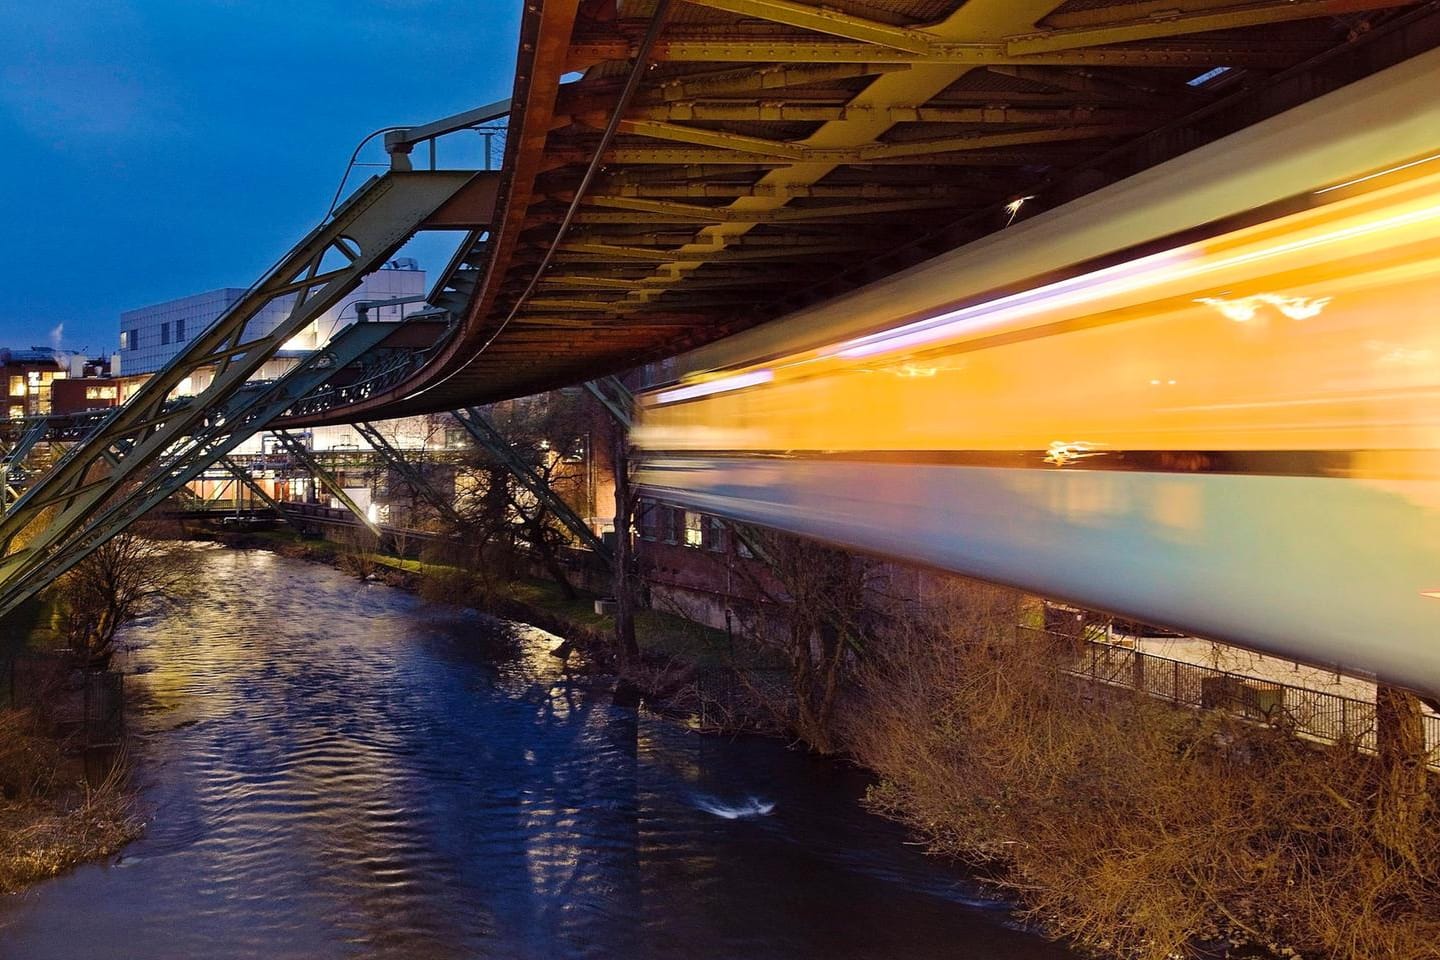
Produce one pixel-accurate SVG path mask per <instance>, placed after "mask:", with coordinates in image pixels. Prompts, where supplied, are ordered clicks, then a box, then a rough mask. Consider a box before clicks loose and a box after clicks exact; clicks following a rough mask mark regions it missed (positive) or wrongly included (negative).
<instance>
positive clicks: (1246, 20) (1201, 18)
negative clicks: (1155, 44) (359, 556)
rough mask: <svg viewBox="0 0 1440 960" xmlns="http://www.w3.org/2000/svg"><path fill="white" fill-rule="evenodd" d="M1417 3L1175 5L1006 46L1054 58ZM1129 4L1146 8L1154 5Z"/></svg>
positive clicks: (1321, 0) (1323, 0)
mask: <svg viewBox="0 0 1440 960" xmlns="http://www.w3.org/2000/svg"><path fill="white" fill-rule="evenodd" d="M1415 2H1417V0H1264V2H1260V3H1246V4H1237V5H1227V6H1223V7H1218V8H1217V7H1215V6H1213V5H1212V6H1211V7H1210V8H1209V9H1191V10H1179V9H1176V5H1175V4H1173V3H1171V4H1168V6H1169V10H1166V11H1150V12H1148V13H1140V12H1138V11H1137V12H1134V13H1132V14H1131V15H1130V16H1131V17H1133V19H1125V17H1124V15H1123V14H1121V15H1120V16H1119V17H1118V18H1117V19H1115V20H1112V21H1108V22H1103V23H1088V24H1084V25H1079V26H1074V27H1068V28H1062V29H1053V30H1045V31H1043V32H1041V33H1038V34H1034V35H1032V36H1025V37H1015V38H1013V39H1010V40H1008V41H1007V42H1006V44H1005V52H1006V53H1007V54H1009V55H1011V56H1027V55H1050V54H1055V53H1059V52H1062V51H1067V50H1077V49H1081V48H1086V47H1095V46H1103V45H1107V44H1113V43H1131V42H1134V41H1136V40H1154V39H1157V38H1160V37H1175V36H1181V35H1183V34H1187V33H1202V32H1205V31H1209V30H1233V29H1237V28H1240V27H1253V26H1258V25H1262V24H1268V23H1282V22H1285V21H1289V20H1308V19H1311V18H1314V17H1334V16H1339V15H1340V14H1344V13H1357V12H1360V11H1364V10H1380V9H1384V8H1386V7H1400V6H1408V5H1410V4H1413V3H1415ZM1127 6H1136V7H1142V8H1143V7H1148V6H1149V5H1148V4H1130V5H1127ZM1112 10H1113V8H1102V9H1100V10H1093V11H1087V13H1089V14H1092V15H1100V14H1111V13H1112ZM1217 62H1222V61H1217Z"/></svg>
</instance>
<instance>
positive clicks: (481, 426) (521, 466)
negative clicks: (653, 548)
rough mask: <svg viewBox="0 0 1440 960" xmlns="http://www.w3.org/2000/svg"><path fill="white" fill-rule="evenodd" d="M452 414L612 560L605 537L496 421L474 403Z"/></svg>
mask: <svg viewBox="0 0 1440 960" xmlns="http://www.w3.org/2000/svg"><path fill="white" fill-rule="evenodd" d="M452 415H453V416H454V417H455V419H456V420H457V421H459V423H460V425H461V426H462V427H464V428H465V432H466V433H468V434H470V437H471V439H473V440H474V441H475V443H476V444H477V445H478V446H479V447H480V448H481V449H483V450H485V451H486V452H488V453H489V454H490V455H491V456H493V457H495V459H497V460H499V461H500V462H501V463H502V464H503V465H504V466H505V468H506V469H508V470H509V471H510V473H511V474H513V475H514V477H515V479H516V480H518V481H520V485H521V486H523V487H524V488H525V489H526V490H528V491H529V492H530V493H531V495H532V496H534V497H535V498H536V499H537V500H539V501H540V502H541V503H543V504H544V505H545V506H546V508H548V509H549V510H550V512H551V513H553V514H554V515H555V517H556V519H558V520H559V521H560V522H561V523H563V524H564V525H565V528H566V529H567V530H569V531H570V532H571V533H572V534H574V535H575V537H576V538H577V539H578V540H579V541H580V542H581V543H583V544H585V546H587V547H589V548H590V549H591V550H592V551H594V552H595V554H596V556H598V557H600V558H601V559H602V560H604V561H605V562H606V564H611V563H613V562H614V561H613V558H612V555H611V552H610V548H609V547H608V546H607V545H606V544H605V541H603V540H601V539H600V538H599V537H598V536H596V535H595V531H593V530H591V529H590V525H589V524H588V523H586V522H585V520H584V519H583V518H582V517H581V516H580V515H579V514H577V513H576V512H575V511H574V510H573V509H571V507H570V505H569V504H568V503H566V502H565V501H564V500H562V499H561V498H560V497H559V496H558V495H556V493H555V491H554V490H552V489H550V484H548V483H546V482H545V478H544V477H542V476H540V474H538V473H536V472H535V468H534V467H532V466H531V465H530V464H529V463H527V462H526V461H525V458H524V457H522V456H520V455H519V454H518V453H516V452H515V448H514V447H512V446H511V445H510V443H509V441H508V440H506V439H505V437H504V435H503V434H501V433H500V431H499V430H496V429H495V425H494V424H492V423H491V422H490V419H489V418H488V417H486V416H485V414H484V413H483V412H482V411H480V410H479V409H478V408H476V407H465V408H463V409H460V410H456V411H455V412H454V413H453V414H452Z"/></svg>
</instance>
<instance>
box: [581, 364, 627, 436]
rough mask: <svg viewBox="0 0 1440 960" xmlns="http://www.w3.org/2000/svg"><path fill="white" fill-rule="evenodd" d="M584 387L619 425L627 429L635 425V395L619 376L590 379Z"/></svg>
mask: <svg viewBox="0 0 1440 960" xmlns="http://www.w3.org/2000/svg"><path fill="white" fill-rule="evenodd" d="M585 389H586V390H589V391H590V393H591V395H592V396H594V397H595V399H596V400H599V401H600V403H601V405H603V406H604V407H605V409H606V410H608V411H609V412H610V416H611V417H613V418H614V419H615V422H616V423H618V424H620V426H622V427H624V428H625V429H626V430H627V431H629V430H630V428H631V427H633V426H634V425H635V395H634V394H633V393H631V392H630V388H629V387H627V386H625V384H624V383H622V382H621V380H620V378H619V377H601V378H600V379H599V380H590V381H588V382H587V383H586V384H585Z"/></svg>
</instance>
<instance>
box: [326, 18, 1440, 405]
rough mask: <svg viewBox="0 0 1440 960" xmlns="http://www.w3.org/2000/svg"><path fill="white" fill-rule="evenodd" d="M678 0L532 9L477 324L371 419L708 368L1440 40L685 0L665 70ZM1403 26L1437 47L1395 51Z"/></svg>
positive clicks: (1340, 24) (1348, 22) (1282, 25)
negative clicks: (750, 344) (672, 365)
mask: <svg viewBox="0 0 1440 960" xmlns="http://www.w3.org/2000/svg"><path fill="white" fill-rule="evenodd" d="M655 7H656V4H655V2H654V0H633V2H630V0H626V2H621V3H616V2H615V0H534V2H532V3H527V4H526V13H525V17H524V19H523V22H522V32H521V38H520V54H519V68H518V70H517V75H516V85H515V90H514V95H513V97H512V100H511V114H510V128H509V136H508V138H507V154H506V162H505V171H504V177H505V180H504V184H503V187H502V193H503V196H504V198H505V203H504V207H503V211H502V215H501V216H499V217H497V219H496V223H495V224H494V226H493V228H492V231H491V233H490V234H489V235H487V237H486V238H485V239H484V242H483V250H479V249H477V251H476V253H477V256H476V257H475V258H474V259H473V260H472V261H471V262H469V263H468V264H467V266H466V271H465V272H466V277H465V280H464V285H465V287H466V289H465V290H464V294H465V299H467V300H468V307H467V310H466V312H465V313H464V315H463V324H462V330H461V334H460V336H458V337H457V338H456V339H455V341H454V343H453V344H452V345H451V346H450V347H448V348H447V349H446V350H445V351H443V352H442V353H441V354H440V355H438V356H437V358H436V359H435V360H434V361H433V362H431V363H430V364H429V365H428V366H427V367H426V368H425V369H423V370H421V371H419V372H418V373H417V374H416V375H415V376H414V377H413V378H412V379H410V380H408V381H407V382H406V383H405V384H403V385H400V386H397V387H395V388H393V389H391V390H389V391H387V392H385V393H383V394H380V395H377V396H375V397H372V398H369V399H367V400H365V401H363V402H362V403H360V404H359V405H358V406H357V407H355V408H354V409H353V410H351V411H349V412H347V413H346V416H347V417H349V418H350V419H355V418H358V417H364V418H367V419H387V418H391V417H397V416H403V415H407V414H411V413H421V412H439V411H443V410H448V409H455V408H459V407H463V406H466V405H468V404H473V403H487V402H492V401H495V400H500V399H505V398H508V397H514V396H521V395H525V394H530V393H536V392H539V391H542V390H546V389H551V388H553V387H557V386H561V385H565V384H569V383H578V382H583V381H587V380H593V379H595V378H596V377H597V376H599V375H603V374H607V373H615V372H619V371H621V370H624V369H628V368H630V367H633V366H634V365H636V364H637V363H639V362H644V361H646V360H651V359H658V358H660V357H663V356H666V355H673V354H675V353H678V352H682V351H683V350H685V349H688V348H691V347H694V346H698V345H700V344H702V343H705V342H709V341H711V340H714V339H717V338H719V337H721V336H724V335H727V334H729V333H733V332H736V331H738V330H741V329H745V328H747V327H750V326H753V325H755V324H757V323H760V322H763V321H765V320H768V319H772V318H774V317H777V316H780V315H783V314H784V313H787V312H790V311H791V310H793V309H795V308H797V307H799V306H803V305H804V304H806V303H809V302H814V301H817V300H823V299H827V298H829V297H831V296H834V295H835V294H836V293H839V292H841V291H843V290H844V289H848V288H851V287H853V286H857V285H859V284H862V283H865V282H868V281H870V280H873V279H878V278H879V277H882V276H885V275H887V274H889V273H892V272H894V271H895V270H898V269H901V268H903V267H905V266H909V265H911V264H913V263H916V262H919V261H921V260H924V259H926V258H927V257H930V256H933V255H935V254H937V253H940V252H943V251H945V250H948V249H951V248H953V247H955V246H958V245H960V244H962V243H965V242H968V241H970V240H973V239H975V238H978V237H980V236H983V235H984V234H986V233H988V232H991V231H994V230H997V229H1003V228H1004V226H1005V225H1006V224H1007V223H1009V222H1011V220H1012V219H1014V218H1015V216H1016V214H1017V213H1018V216H1020V217H1024V216H1029V215H1032V214H1033V212H1035V211H1038V210H1041V209H1045V208H1048V207H1051V206H1055V205H1058V204H1061V203H1064V202H1066V201H1067V200H1069V199H1072V198H1074V197H1075V196H1078V195H1080V194H1082V193H1084V192H1087V191H1089V190H1093V189H1095V188H1097V187H1100V186H1103V185H1104V184H1106V183H1108V182H1113V181H1114V180H1115V179H1118V178H1120V177H1123V176H1127V175H1129V174H1130V173H1133V172H1135V171H1136V170H1139V169H1143V168H1144V167H1145V166H1148V165H1150V164H1153V163H1155V162H1158V161H1159V160H1162V159H1165V158H1167V157H1168V156H1173V155H1174V154H1176V153H1179V152H1183V151H1184V150H1185V149H1188V148H1189V147H1192V146H1196V145H1198V144H1200V143H1203V142H1206V141H1207V140H1210V139H1213V138H1215V137H1218V136H1222V135H1224V134H1225V133H1228V132H1230V131H1232V130H1234V129H1237V128H1239V127H1241V126H1244V125H1245V124H1247V123H1249V122H1253V121H1254V120H1256V119H1260V118H1261V117H1262V116H1264V115H1267V114H1269V113H1274V112H1277V111H1279V110H1281V109H1284V108H1286V107H1288V106H1293V105H1294V104H1295V103H1298V102H1301V101H1303V100H1304V99H1307V98H1309V97H1313V96H1315V95H1316V94H1318V93H1321V92H1324V91H1326V90H1328V89H1332V88H1334V87H1335V86H1338V85H1341V84H1343V83H1345V82H1347V81H1348V80H1350V79H1354V78H1356V77H1358V76H1363V75H1364V74H1365V73H1366V72H1369V71H1373V70H1375V69H1380V68H1382V67H1383V66H1386V65H1388V63H1389V62H1394V60H1396V59H1401V58H1403V57H1404V56H1405V55H1407V53H1414V52H1418V50H1420V49H1424V48H1425V47H1426V46H1428V45H1433V44H1434V43H1435V42H1436V38H1437V36H1440V28H1437V26H1436V24H1437V21H1440V13H1437V6H1436V4H1434V3H1416V2H1414V0H894V2H887V3H883V4H880V3H875V2H862V0H826V2H825V3H823V4H822V3H819V2H817V0H676V2H674V3H673V4H672V6H671V8H670V15H669V18H668V20H667V21H666V22H665V24H664V29H663V32H662V34H661V36H660V38H659V39H658V41H657V42H656V43H654V45H653V46H651V47H650V48H649V55H648V57H647V60H646V62H645V63H642V64H637V63H636V62H635V57H636V54H637V51H638V50H639V48H640V46H641V44H642V42H643V40H642V37H644V36H645V35H646V34H647V31H648V29H649V26H650V21H651V15H652V12H653V11H654V9H655ZM1397 32H1398V33H1402V34H1403V35H1404V36H1406V37H1412V36H1413V37H1414V38H1415V39H1414V40H1413V41H1411V40H1408V39H1407V40H1405V41H1404V42H1399V43H1393V44H1391V43H1388V41H1384V38H1385V37H1387V36H1390V35H1391V34H1392V33H1397ZM1362 51H1364V52H1362ZM1372 52H1374V55H1371V53H1372ZM1387 58H1388V59H1387ZM1322 68H1323V69H1322ZM636 70H641V71H643V79H642V81H641V83H640V86H639V89H638V92H637V93H636V95H635V96H634V97H633V99H632V100H631V101H630V105H629V107H628V109H626V110H625V111H624V112H623V114H622V115H620V116H619V118H618V121H617V122H618V130H619V133H618V135H617V136H615V137H614V138H613V140H612V141H611V142H610V143H609V146H608V148H607V149H606V150H605V151H604V152H603V153H602V154H601V162H602V166H601V168H600V172H599V174H598V175H597V176H596V177H595V178H594V179H593V182H590V183H589V185H588V188H587V189H585V190H584V191H581V189H580V188H581V186H582V184H583V183H584V182H585V180H584V177H585V174H586V171H587V168H588V166H589V164H590V161H591V158H592V157H594V156H595V154H596V152H597V148H598V147H599V146H600V143H601V140H602V136H603V131H604V130H605V129H606V128H607V127H608V125H609V123H610V121H611V119H612V114H613V113H614V111H615V107H616V104H617V99H618V96H619V93H620V91H621V89H622V86H623V85H624V84H625V83H626V81H627V79H628V78H629V76H631V75H632V74H633V72H634V71H636ZM572 72H580V73H582V74H583V76H581V77H580V78H579V79H578V80H574V81H573V82H567V83H564V84H561V83H560V82H559V81H560V78H561V76H562V75H564V74H566V73H572ZM1292 81H1293V82H1292ZM397 139H398V140H400V141H404V140H405V136H398V137H397ZM401 146H403V143H402V144H401ZM577 193H580V206H579V209H578V212H577V213H576V214H575V216H574V218H573V222H572V223H571V225H570V229H569V231H568V233H567V234H566V236H565V238H564V241H563V242H562V243H561V244H560V245H559V247H558V251H557V253H556V255H555V256H554V258H553V260H552V261H551V262H550V264H549V268H548V269H547V270H545V271H544V272H543V273H540V274H539V279H538V283H535V282H533V281H535V279H536V277H537V269H538V267H539V265H540V264H541V263H542V262H543V261H544V260H545V258H546V255H547V252H548V249H549V245H550V243H551V241H552V240H553V238H554V236H555V233H556V230H557V228H558V227H559V225H560V224H561V223H562V222H565V221H566V218H567V216H568V213H569V210H570V205H571V204H572V203H573V202H575V200H576V195H577ZM1022 198H1024V199H1025V201H1026V202H1025V203H1024V205H1023V209H1022V210H1018V211H1013V210H1008V209H1007V205H1009V204H1011V203H1012V202H1014V201H1017V200H1021V199H1022ZM532 286H533V288H534V289H533V292H532ZM472 293H473V295H472ZM452 309H458V303H456V304H455V305H454V306H453V307H452ZM512 318H513V319H512ZM507 321H508V322H507ZM334 419H338V418H332V421H331V422H333V420H334ZM310 422H313V423H319V422H326V421H325V420H323V419H319V418H316V419H313V420H312V421H310Z"/></svg>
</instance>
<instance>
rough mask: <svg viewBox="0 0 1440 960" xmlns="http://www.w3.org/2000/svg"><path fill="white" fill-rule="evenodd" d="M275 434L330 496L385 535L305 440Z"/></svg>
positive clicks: (375, 530)
mask: <svg viewBox="0 0 1440 960" xmlns="http://www.w3.org/2000/svg"><path fill="white" fill-rule="evenodd" d="M273 436H274V437H275V439H276V440H277V441H279V443H280V446H282V447H284V448H285V452H286V453H288V454H290V456H292V457H294V458H295V459H296V460H298V461H300V464H301V466H303V467H304V468H305V469H306V470H308V471H309V472H310V475H311V476H312V477H314V478H315V479H316V480H317V481H319V483H320V486H322V487H324V488H325V490H326V491H328V492H329V494H330V496H332V497H334V498H335V499H336V500H339V501H340V504H341V505H342V506H343V507H344V508H345V509H346V510H349V511H350V513H351V514H353V515H354V517H355V519H356V520H357V521H359V522H360V524H361V525H362V526H364V527H365V528H366V529H367V530H369V531H370V532H371V533H373V534H375V536H377V537H381V536H384V534H385V531H383V530H381V529H380V525H379V524H378V523H376V522H375V521H374V520H371V519H370V517H369V516H368V515H367V514H366V513H365V511H364V510H362V509H361V508H360V505H359V504H358V503H356V502H355V501H354V500H353V499H352V498H351V496H350V494H348V493H346V492H345V487H344V485H343V484H341V483H340V480H339V478H337V477H336V476H335V474H333V473H331V472H330V471H329V470H327V469H326V468H325V465H324V464H322V463H321V462H320V461H319V460H316V459H315V457H314V455H312V454H311V452H310V448H309V447H307V446H305V442H304V441H303V440H301V439H300V438H299V437H297V436H295V435H294V434H291V433H288V432H287V431H284V430H276V431H275V432H274V434H273Z"/></svg>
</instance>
